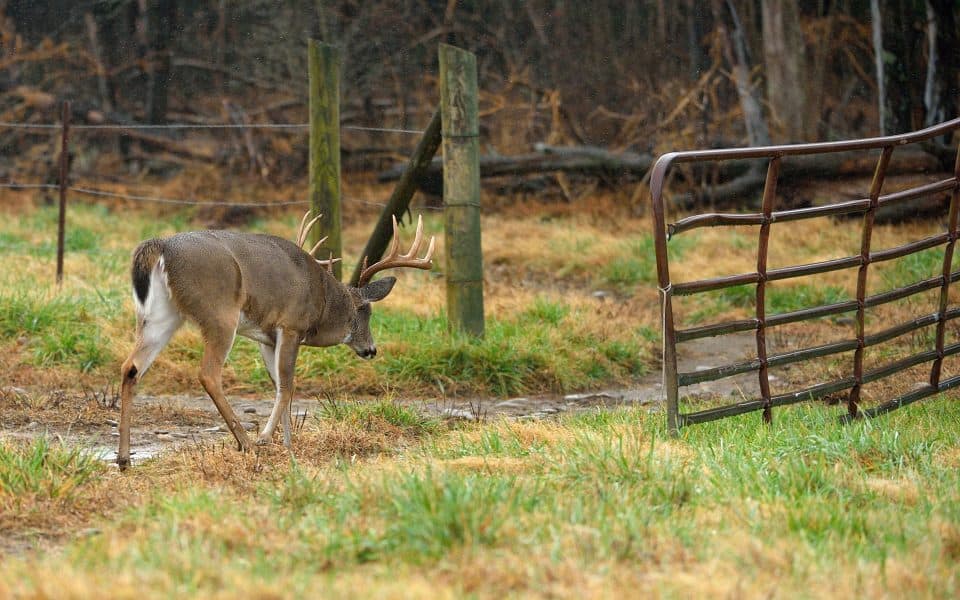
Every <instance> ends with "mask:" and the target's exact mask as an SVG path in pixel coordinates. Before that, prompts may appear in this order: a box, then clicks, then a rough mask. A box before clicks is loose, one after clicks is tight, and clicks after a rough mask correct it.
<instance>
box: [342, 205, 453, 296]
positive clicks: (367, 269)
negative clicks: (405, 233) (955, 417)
mask: <svg viewBox="0 0 960 600" xmlns="http://www.w3.org/2000/svg"><path fill="white" fill-rule="evenodd" d="M435 244H436V238H435V237H433V236H430V246H429V247H428V248H427V253H426V254H425V255H424V256H423V258H417V255H418V254H419V253H420V248H421V247H422V246H423V215H419V216H418V218H417V231H416V233H415V234H414V237H413V243H412V244H411V245H410V250H409V251H408V252H407V253H406V254H400V234H399V232H398V231H397V217H396V216H394V217H393V245H392V247H391V248H390V252H388V253H387V255H386V256H385V257H384V258H383V259H381V260H379V261H377V262H375V263H373V264H372V265H370V266H367V257H364V258H363V269H362V270H361V271H360V279H359V281H358V286H360V287H363V286H364V285H366V284H367V283H369V282H370V279H371V278H372V277H373V276H374V274H376V273H379V272H380V271H383V270H386V269H392V268H394V267H410V268H413V269H427V270H429V269H431V268H432V267H433V260H432V259H433V249H434V246H435Z"/></svg>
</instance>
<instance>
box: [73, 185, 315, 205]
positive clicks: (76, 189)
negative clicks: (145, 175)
mask: <svg viewBox="0 0 960 600" xmlns="http://www.w3.org/2000/svg"><path fill="white" fill-rule="evenodd" d="M67 189H68V190H70V191H72V192H77V193H78V194H87V195H88V196H100V197H106V198H116V199H120V200H136V201H139V202H156V203H158V204H185V205H205V206H238V207H246V208H252V207H260V208H263V207H268V206H293V205H296V204H310V201H309V200H285V201H281V202H218V201H215V200H183V199H180V198H164V197H161V196H143V195H140V194H125V193H122V192H109V191H106V190H95V189H91V188H85V187H78V186H70V187H68V188H67Z"/></svg>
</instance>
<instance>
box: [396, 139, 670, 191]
mask: <svg viewBox="0 0 960 600" xmlns="http://www.w3.org/2000/svg"><path fill="white" fill-rule="evenodd" d="M652 165H653V156H652V155H650V154H637V153H633V152H623V153H614V152H609V151H607V150H603V149H602V148H593V147H574V148H557V147H552V146H545V145H537V152H534V153H530V154H519V155H514V156H489V155H488V156H481V157H480V177H504V176H522V175H530V174H542V173H550V172H553V171H562V172H566V173H581V174H584V175H598V176H599V175H608V176H623V175H635V176H637V177H642V176H643V175H644V174H645V173H646V172H647V171H648V170H649V169H650V167H651V166H652ZM405 169H406V167H405V166H403V165H401V166H397V167H393V168H391V169H388V170H386V171H383V172H382V173H380V174H379V175H378V176H377V179H378V180H379V181H381V182H388V181H396V180H397V179H400V177H401V176H402V175H403V172H404V170H405ZM417 184H418V186H419V187H420V189H422V190H424V191H425V192H428V193H433V194H441V193H443V160H442V159H441V158H435V159H433V160H432V161H431V162H430V164H429V166H427V168H426V169H425V170H424V173H423V176H422V177H421V178H420V179H419V180H418V181H417Z"/></svg>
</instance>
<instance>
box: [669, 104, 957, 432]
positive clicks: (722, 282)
mask: <svg viewBox="0 0 960 600" xmlns="http://www.w3.org/2000/svg"><path fill="white" fill-rule="evenodd" d="M958 129H960V118H957V119H953V120H951V121H947V122H944V123H941V124H939V125H935V126H933V127H929V128H926V129H923V130H920V131H915V132H912V133H906V134H901V135H893V136H885V137H876V138H866V139H859V140H846V141H838V142H821V143H810V144H793V145H780V146H764V147H754V148H730V149H719V150H694V151H686V152H669V153H667V154H663V155H661V156H660V157H659V158H658V159H657V161H656V163H655V164H654V166H653V169H652V171H651V177H650V193H651V196H652V210H651V217H652V222H653V235H654V243H655V249H656V260H657V284H658V288H659V295H660V303H661V310H662V316H663V320H662V323H663V325H662V327H663V331H662V336H663V386H664V389H665V392H666V401H667V426H668V429H669V431H670V433H671V434H673V435H676V434H677V433H678V432H679V429H680V427H681V426H684V425H692V424H695V423H702V422H706V421H712V420H716V419H721V418H724V417H728V416H734V415H738V414H744V413H748V412H753V411H756V410H763V418H764V421H766V422H768V423H769V422H770V421H771V419H772V408H773V407H774V406H784V405H788V404H794V403H797V402H801V401H804V400H813V399H816V398H821V397H823V396H826V395H827V394H831V393H835V392H839V391H843V390H847V389H849V390H850V391H849V394H848V398H847V414H846V415H844V420H851V419H855V418H857V417H860V416H871V417H872V416H875V415H879V414H882V413H885V412H889V411H891V410H895V409H897V408H900V407H901V406H906V405H907V404H911V403H913V402H916V401H918V400H921V399H923V398H926V397H927V396H931V395H933V394H936V393H940V392H943V391H945V390H948V389H950V388H953V387H956V386H960V375H958V376H955V377H951V378H949V379H946V380H941V379H940V373H941V367H942V363H943V359H944V357H946V356H950V355H953V354H957V353H960V342H958V343H955V344H951V345H950V346H949V347H946V348H945V347H944V337H945V326H946V322H947V321H948V320H951V319H954V318H957V317H960V307H957V306H954V307H949V308H948V295H949V288H950V283H951V282H953V281H956V280H957V279H960V270H958V271H954V270H953V252H954V245H955V243H956V241H957V239H958V229H957V221H958V210H960V146H958V148H957V154H956V159H955V161H954V169H953V175H952V177H950V178H948V179H944V180H942V181H938V182H935V183H932V184H926V185H921V186H916V187H913V188H909V189H906V190H902V191H899V192H894V193H890V194H887V195H881V190H882V187H883V182H884V177H885V175H886V172H887V167H888V165H889V163H890V157H891V156H892V154H893V151H894V149H895V148H896V147H899V146H905V145H908V144H915V143H918V142H922V141H925V140H929V139H932V138H935V137H938V136H942V135H948V134H951V133H953V132H954V131H956V130H958ZM853 150H880V157H879V159H878V160H877V166H876V169H875V171H874V175H873V180H872V183H871V185H870V194H869V197H868V198H864V199H860V200H852V201H846V202H839V203H835V204H828V205H824V206H816V207H810V208H800V209H789V210H782V211H774V210H773V208H774V200H775V198H776V186H777V182H778V180H779V177H780V167H781V161H782V159H783V158H784V157H787V156H802V155H811V154H829V153H836V152H844V151H853ZM735 159H767V161H768V162H767V174H766V180H765V182H764V187H763V196H762V198H763V200H762V205H761V206H762V208H761V212H760V213H749V214H744V213H704V214H698V215H693V216H689V217H686V218H684V219H681V220H679V221H677V222H676V223H672V224H670V225H669V226H668V225H667V223H666V220H665V213H664V203H663V191H664V185H665V182H666V176H667V174H668V171H669V169H670V166H671V165H673V164H674V163H697V162H715V161H724V160H735ZM938 192H950V193H951V198H950V207H949V209H948V213H947V216H948V225H947V231H946V232H945V233H941V234H938V235H935V236H931V237H927V238H924V239H921V240H918V241H915V242H911V243H908V244H905V245H902V246H897V247H894V248H889V249H886V250H881V251H878V252H872V251H871V236H872V231H873V223H874V217H875V215H876V211H877V209H878V208H879V207H881V206H888V205H892V204H896V203H898V202H903V201H906V200H910V199H914V198H918V197H922V196H924V195H927V194H933V193H938ZM857 213H861V214H863V228H862V238H861V249H860V254H859V255H855V256H848V257H844V258H838V259H832V260H828V261H823V262H818V263H808V264H801V265H795V266H789V267H783V268H779V269H774V270H768V269H767V250H768V244H769V237H770V225H771V224H772V223H777V222H785V221H794V220H801V219H809V218H815V217H826V216H835V215H842V214H857ZM733 225H759V226H760V233H759V242H758V247H757V269H756V271H754V272H752V273H742V274H738V275H730V276H724V277H715V278H710V279H701V280H696V281H690V282H683V283H675V282H673V281H671V278H670V265H669V261H668V258H667V241H668V239H669V237H670V236H672V235H676V234H679V233H681V232H683V231H688V230H691V229H696V228H699V227H713V226H733ZM940 245H945V246H946V247H945V250H944V259H943V269H942V272H941V274H940V275H939V276H937V277H933V278H930V279H927V280H923V281H920V282H916V283H913V284H911V285H908V286H905V287H902V288H896V289H893V290H889V291H887V292H884V293H881V294H875V295H873V296H867V295H866V282H867V272H868V269H869V265H870V264H871V263H873V262H879V261H883V260H890V259H894V258H900V257H902V256H907V255H909V254H913V253H915V252H919V251H922V250H927V249H929V248H933V247H936V246H940ZM852 267H858V274H857V297H856V299H855V300H849V301H845V302H839V303H835V304H829V305H821V306H816V307H811V308H805V309H801V310H796V311H791V312H787V313H782V314H777V315H772V316H769V317H768V316H767V315H766V308H765V298H766V295H765V292H766V284H767V282H768V281H775V280H782V279H791V278H794V277H800V276H805V275H813V274H817V273H825V272H829V271H835V270H840V269H848V268H852ZM751 283H753V284H756V286H757V287H756V316H755V318H752V319H744V320H740V321H726V322H721V323H717V324H713V325H706V326H700V327H693V328H689V329H683V330H677V329H676V327H675V322H674V311H673V296H675V295H688V294H695V293H700V292H706V291H711V290H718V289H723V288H727V287H733V286H738V285H744V284H751ZM935 288H939V289H940V298H939V306H938V310H937V312H936V313H933V314H931V315H927V316H924V317H920V318H917V319H914V320H913V321H909V322H907V323H902V324H899V325H896V326H894V327H891V328H888V329H884V330H882V331H880V332H877V333H874V334H871V335H867V334H866V333H865V331H864V321H865V311H866V309H867V308H869V307H872V306H878V305H881V304H885V303H888V302H892V301H895V300H899V299H902V298H906V297H908V296H912V295H914V294H918V293H921V292H924V291H927V290H930V289H935ZM854 310H855V311H856V339H853V340H844V341H841V342H834V343H830V344H826V345H824V346H818V347H813V348H805V349H801V350H797V351H793V352H790V353H786V354H779V355H774V356H768V354H767V348H766V329H767V328H768V327H771V326H775V325H782V324H785V323H793V322H797V321H804V320H808V319H813V318H818V317H824V316H828V315H835V314H841V313H845V312H851V311H854ZM933 324H936V327H937V332H936V344H935V349H934V350H928V351H925V352H921V353H918V354H915V355H912V356H908V357H906V358H903V359H900V360H898V361H895V362H893V363H890V364H886V365H884V366H882V367H880V368H877V369H874V370H872V371H869V372H867V373H864V372H863V354H864V349H865V348H867V347H869V346H871V345H874V344H878V343H881V342H884V341H888V340H890V339H893V338H896V337H898V336H900V335H903V334H905V333H908V332H910V331H914V330H917V329H920V328H922V327H926V326H929V325H933ZM750 330H755V331H756V340H757V341H756V349H757V353H756V358H755V359H753V360H750V361H747V362H744V363H737V364H731V365H723V366H720V367H715V368H711V369H707V370H704V371H697V372H691V373H678V372H677V344H678V343H680V342H685V341H690V340H694V339H698V338H703V337H711V336H716V335H725V334H729V333H734V332H738V331H750ZM851 350H853V351H854V365H853V375H852V376H850V377H845V378H843V379H839V380H835V381H830V382H825V383H819V384H817V385H814V386H812V387H808V388H805V389H802V390H798V391H795V392H791V393H787V394H780V395H777V396H771V395H770V381H769V375H768V367H770V366H775V365H782V364H789V363H793V362H798V361H802V360H807V359H812V358H817V357H821V356H828V355H832V354H837V353H841V352H849V351H851ZM930 361H933V364H932V365H931V371H930V377H929V380H928V382H927V383H926V384H925V385H924V386H922V387H919V388H917V389H914V390H913V391H911V392H908V393H906V394H903V395H901V396H898V397H896V398H894V399H892V400H889V401H887V402H884V403H882V404H880V405H878V406H875V407H873V408H871V409H869V410H863V411H861V410H860V409H859V407H858V401H859V399H860V389H861V387H862V385H863V384H865V383H869V382H871V381H876V380H878V379H882V378H884V377H888V376H890V375H893V374H895V373H898V372H900V371H903V370H905V369H908V368H910V367H914V366H917V365H920V364H923V363H926V362H930ZM750 371H758V377H759V384H760V399H759V400H747V401H744V402H738V403H736V404H729V405H725V406H720V407H717V408H711V409H706V410H701V411H697V412H693V413H680V410H679V388H680V386H686V385H691V384H694V383H699V382H701V381H712V380H715V379H721V378H724V377H729V376H731V375H736V374H739V373H745V372H750Z"/></svg>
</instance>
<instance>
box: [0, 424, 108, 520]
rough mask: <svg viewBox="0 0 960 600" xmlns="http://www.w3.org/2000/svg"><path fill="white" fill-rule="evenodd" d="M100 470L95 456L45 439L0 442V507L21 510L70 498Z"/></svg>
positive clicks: (101, 464)
mask: <svg viewBox="0 0 960 600" xmlns="http://www.w3.org/2000/svg"><path fill="white" fill-rule="evenodd" d="M103 468H104V464H103V462H101V461H100V460H98V459H97V458H96V457H95V456H93V455H91V454H89V453H86V452H83V451H81V450H79V449H77V448H66V447H63V446H61V445H59V444H54V443H52V442H51V441H50V440H49V439H48V438H46V437H38V438H36V439H34V440H33V442H31V443H29V444H17V443H11V442H5V441H2V440H0V506H4V505H5V506H7V507H8V508H9V507H10V506H13V507H15V508H16V509H17V510H21V509H23V508H24V507H25V506H29V505H31V504H33V503H35V502H37V501H42V500H66V499H70V498H72V497H74V496H75V495H76V494H77V493H78V490H79V489H80V488H81V487H82V486H83V485H84V484H85V483H87V482H89V481H90V480H91V479H92V478H94V477H95V476H97V475H98V474H99V473H100V472H101V471H103Z"/></svg>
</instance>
